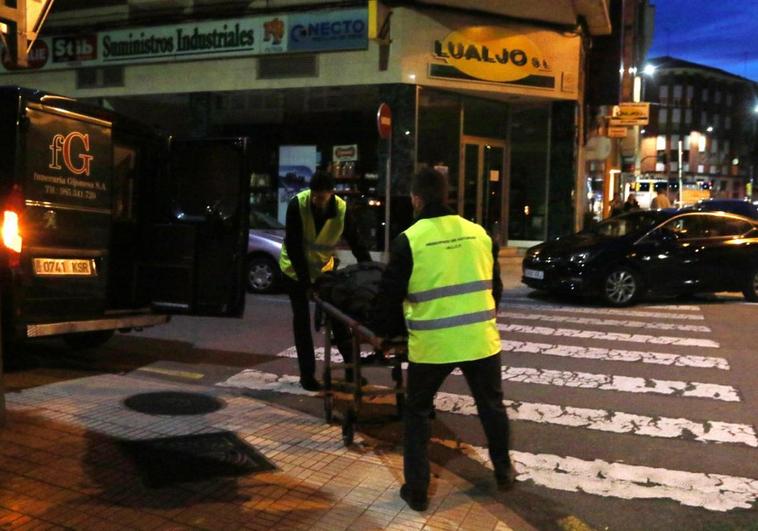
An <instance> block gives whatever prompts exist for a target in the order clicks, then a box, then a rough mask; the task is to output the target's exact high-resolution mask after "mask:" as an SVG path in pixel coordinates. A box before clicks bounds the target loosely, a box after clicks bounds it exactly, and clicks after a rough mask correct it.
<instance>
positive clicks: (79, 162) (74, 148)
mask: <svg viewBox="0 0 758 531" xmlns="http://www.w3.org/2000/svg"><path fill="white" fill-rule="evenodd" d="M85 153H89V135H87V134H84V133H80V132H78V131H73V132H71V133H69V134H67V135H65V136H64V135H61V134H57V135H55V136H54V137H53V141H52V143H51V144H50V155H51V159H50V164H49V165H48V167H49V168H50V169H51V170H60V169H62V168H61V164H60V159H61V155H63V164H65V165H66V169H68V171H70V172H71V173H73V174H74V175H89V172H90V168H91V165H92V159H93V158H95V157H93V156H92V155H86V154H85Z"/></svg>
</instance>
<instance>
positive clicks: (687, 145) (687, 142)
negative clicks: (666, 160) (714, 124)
mask: <svg viewBox="0 0 758 531" xmlns="http://www.w3.org/2000/svg"><path fill="white" fill-rule="evenodd" d="M684 149H686V150H689V149H690V135H684Z"/></svg>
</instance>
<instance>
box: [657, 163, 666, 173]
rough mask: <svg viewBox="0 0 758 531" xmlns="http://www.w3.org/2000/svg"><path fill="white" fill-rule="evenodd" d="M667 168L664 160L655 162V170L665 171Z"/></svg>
mask: <svg viewBox="0 0 758 531" xmlns="http://www.w3.org/2000/svg"><path fill="white" fill-rule="evenodd" d="M665 170H666V164H665V163H664V162H656V163H655V171H665Z"/></svg>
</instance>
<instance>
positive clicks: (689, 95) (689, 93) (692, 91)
mask: <svg viewBox="0 0 758 531" xmlns="http://www.w3.org/2000/svg"><path fill="white" fill-rule="evenodd" d="M694 95H695V87H693V86H692V85H687V105H692V98H693V97H694Z"/></svg>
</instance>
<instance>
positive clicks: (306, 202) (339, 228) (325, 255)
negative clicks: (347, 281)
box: [279, 190, 347, 282]
mask: <svg viewBox="0 0 758 531" xmlns="http://www.w3.org/2000/svg"><path fill="white" fill-rule="evenodd" d="M295 197H297V202H298V206H299V208H300V220H301V222H302V224H303V248H304V249H305V259H306V260H307V261H308V274H309V275H310V281H311V282H313V281H315V280H316V279H317V278H318V277H319V276H320V275H321V273H323V272H325V271H331V270H332V269H334V254H335V251H336V248H337V243H338V242H339V240H340V238H341V237H342V232H343V230H344V229H345V212H346V211H347V204H346V203H345V201H344V200H343V199H342V198H341V197H338V196H334V199H335V201H336V202H337V215H336V216H334V217H331V218H328V219H327V220H326V223H324V226H323V227H322V228H321V232H319V233H318V235H317V234H316V222H315V221H314V220H313V213H312V212H311V191H310V190H303V191H302V192H300V193H299V194H297V195H296V196H295ZM279 268H280V269H281V270H282V273H284V274H285V275H287V276H288V277H290V278H293V279H295V280H298V278H297V273H296V272H295V268H294V267H292V262H290V259H289V256H288V255H287V245H286V244H282V254H281V256H280V257H279Z"/></svg>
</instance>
